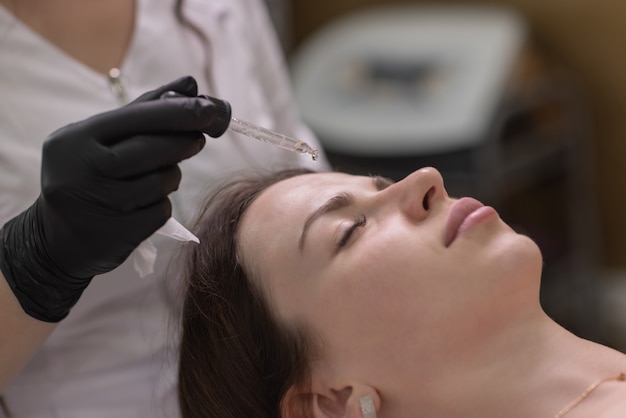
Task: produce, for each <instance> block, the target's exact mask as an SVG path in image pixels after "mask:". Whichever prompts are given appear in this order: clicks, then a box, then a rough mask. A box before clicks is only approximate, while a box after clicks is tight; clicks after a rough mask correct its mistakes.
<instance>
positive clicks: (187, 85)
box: [129, 75, 198, 104]
mask: <svg viewBox="0 0 626 418" xmlns="http://www.w3.org/2000/svg"><path fill="white" fill-rule="evenodd" d="M166 91H175V92H177V93H180V94H182V95H183V96H188V97H193V96H196V95H197V94H198V83H197V82H196V80H195V79H194V78H193V77H192V76H190V75H188V76H184V77H181V78H179V79H176V80H174V81H172V82H170V83H167V84H164V85H162V86H161V87H158V88H156V89H154V90H151V91H148V92H146V93H144V94H142V95H141V96H139V97H137V98H136V99H135V100H133V101H132V102H131V103H129V104H133V103H139V102H148V101H151V100H156V99H159V98H160V97H161V95H162V94H163V93H165V92H166Z"/></svg>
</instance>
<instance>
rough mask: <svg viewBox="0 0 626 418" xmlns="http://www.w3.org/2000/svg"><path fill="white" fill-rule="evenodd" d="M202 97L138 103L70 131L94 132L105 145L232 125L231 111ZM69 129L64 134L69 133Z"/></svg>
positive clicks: (88, 121)
mask: <svg viewBox="0 0 626 418" xmlns="http://www.w3.org/2000/svg"><path fill="white" fill-rule="evenodd" d="M218 106H219V104H216V103H215V102H213V101H211V100H208V99H206V98H202V97H181V98H174V99H166V100H152V101H149V102H141V103H135V104H133V105H129V106H125V107H122V108H119V109H115V110H112V111H109V112H105V113H100V114H98V115H95V116H92V117H91V118H89V119H86V120H84V121H83V122H79V123H78V124H74V125H70V126H68V127H67V130H83V131H87V132H90V133H91V134H92V135H93V136H94V137H96V139H97V140H98V141H99V142H100V143H102V144H104V145H112V144H114V143H116V142H118V141H121V140H123V139H126V138H128V137H131V136H135V135H139V134H157V133H165V132H203V131H205V130H209V128H212V129H211V130H215V129H214V128H215V126H216V125H219V126H223V127H224V130H225V129H226V127H228V124H229V123H230V108H228V111H227V112H224V111H223V109H222V108H218ZM67 130H66V131H65V132H64V133H67Z"/></svg>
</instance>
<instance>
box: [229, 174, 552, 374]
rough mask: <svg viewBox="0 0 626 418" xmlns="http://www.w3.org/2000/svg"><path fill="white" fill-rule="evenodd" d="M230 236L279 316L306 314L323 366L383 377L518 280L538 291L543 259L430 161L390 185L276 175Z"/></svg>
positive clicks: (485, 329) (504, 300)
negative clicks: (458, 195)
mask: <svg viewBox="0 0 626 418" xmlns="http://www.w3.org/2000/svg"><path fill="white" fill-rule="evenodd" d="M239 237H240V252H241V256H242V258H243V264H244V266H245V267H246V269H247V270H248V271H250V272H252V273H253V274H252V276H253V280H258V281H260V283H259V284H260V286H261V288H262V289H263V291H264V292H265V294H266V295H267V296H268V298H269V300H270V304H271V306H272V307H273V308H274V309H275V311H276V312H277V314H278V316H279V318H281V319H282V320H284V321H286V322H288V323H296V322H304V323H306V324H308V325H309V326H310V327H311V328H312V329H313V330H314V331H315V332H316V333H317V334H318V336H319V337H320V338H321V341H322V342H323V343H322V347H323V349H322V351H323V353H322V358H323V360H324V363H325V364H326V365H328V366H329V367H336V366H337V365H338V364H341V365H342V366H343V367H349V368H350V369H349V370H351V371H350V372H351V373H354V374H361V375H363V376H362V377H367V373H368V372H367V366H365V368H364V365H368V364H369V365H370V366H371V368H373V369H376V373H378V374H379V375H380V374H381V373H385V371H384V370H389V373H390V376H389V377H390V379H391V378H393V373H394V372H393V371H392V369H394V368H398V367H400V368H402V367H406V361H410V360H408V359H412V358H413V359H415V358H423V357H422V356H429V357H428V358H434V357H432V356H437V355H445V353H446V352H450V351H452V350H455V349H457V348H458V347H460V346H464V347H468V346H471V344H472V341H474V340H475V341H480V338H481V336H485V333H489V332H491V330H492V329H493V327H494V326H495V323H496V322H498V321H501V320H504V319H503V318H505V317H506V315H503V313H504V312H507V310H509V309H514V306H515V304H516V301H517V300H518V299H519V298H520V297H521V296H520V295H522V294H525V293H528V292H527V291H525V290H524V289H527V288H529V287H530V288H531V289H533V290H532V292H533V297H535V296H536V295H535V294H534V292H535V291H536V289H535V285H536V287H538V284H537V283H535V281H536V282H538V278H539V276H540V269H541V256H540V254H539V251H538V249H537V247H536V245H535V244H534V243H533V242H532V241H530V240H529V239H528V238H526V237H524V236H522V235H518V234H517V233H515V232H514V231H513V230H512V229H511V228H510V227H509V226H507V225H506V224H505V223H504V222H502V221H501V220H500V218H499V217H498V215H497V213H496V212H495V210H493V209H492V208H489V207H484V206H482V205H481V204H479V203H478V202H477V201H475V200H473V199H462V200H456V199H451V198H450V197H448V195H447V193H446V190H445V189H444V186H443V180H442V178H441V175H440V174H439V172H437V171H436V170H435V169H432V168H425V169H421V170H418V171H416V172H414V173H413V174H411V175H410V176H408V177H407V178H405V179H404V180H402V181H399V182H397V183H395V184H391V183H390V182H388V181H385V180H384V179H380V178H372V177H362V176H352V175H347V174H342V173H317V174H307V175H303V176H298V177H294V178H290V179H287V180H284V181H281V182H279V183H277V184H275V185H273V186H271V187H270V188H268V189H267V190H265V191H264V192H263V193H262V194H261V195H260V196H259V197H258V199H257V200H256V201H255V202H254V203H253V204H252V205H251V207H250V208H249V210H248V212H247V213H246V214H245V216H244V218H243V220H242V223H241V226H240V232H239ZM529 277H531V278H532V279H531V280H530V281H528V280H527V279H528V278H529ZM529 283H531V284H530V285H529ZM442 350H443V351H442ZM416 356H418V357H416ZM383 358H384V359H385V360H384V361H385V363H386V366H385V367H381V360H382V359H383ZM422 363H423V361H422Z"/></svg>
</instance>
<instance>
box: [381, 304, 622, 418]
mask: <svg viewBox="0 0 626 418" xmlns="http://www.w3.org/2000/svg"><path fill="white" fill-rule="evenodd" d="M463 350H464V351H463V355H462V356H450V358H448V359H447V361H446V362H445V364H444V363H441V364H439V365H438V370H439V372H438V373H436V375H435V377H434V378H433V379H429V381H428V382H427V384H424V382H423V381H420V379H415V378H414V376H415V375H419V374H412V375H408V374H407V375H405V376H404V377H405V378H406V379H405V380H403V381H404V385H399V386H398V387H399V388H400V387H404V388H405V391H404V393H403V395H404V396H403V397H402V398H401V399H405V400H410V401H408V402H406V403H404V404H400V403H398V404H396V405H394V406H395V407H396V408H394V411H393V413H391V414H389V416H394V417H405V416H407V417H408V416H412V414H414V413H415V412H416V411H419V415H420V417H441V416H445V417H448V418H454V417H465V418H468V417H484V416H507V417H520V418H521V417H528V416H536V417H553V416H554V415H555V414H556V413H557V412H559V411H560V410H561V409H562V408H563V407H564V406H565V405H567V404H568V403H569V402H571V401H572V400H573V399H575V398H576V397H577V396H578V395H580V393H581V392H582V391H583V390H584V389H585V388H586V387H587V386H589V385H590V384H591V383H592V382H593V381H595V380H597V379H599V378H603V377H608V376H612V375H616V374H617V373H618V372H620V371H622V370H624V369H626V356H624V355H623V354H622V353H619V352H616V351H614V350H612V349H609V348H607V347H604V346H601V345H598V344H595V343H592V342H590V341H587V340H583V339H581V338H578V337H576V336H574V335H573V334H571V333H570V332H568V331H566V330H565V329H563V328H562V327H561V326H559V325H558V324H556V323H555V322H554V321H552V320H551V319H550V318H548V317H547V315H545V314H544V313H543V311H540V310H539V311H538V312H535V313H534V314H529V315H528V316H527V317H526V318H524V319H522V320H519V321H517V322H512V323H511V324H509V325H508V326H507V327H506V328H504V329H502V330H501V332H498V333H497V334H494V335H492V336H491V337H489V338H488V339H487V340H485V341H483V342H481V343H480V344H476V347H475V349H474V350H467V347H464V348H463ZM468 352H469V354H468ZM418 373H419V372H418ZM416 394H417V396H416ZM587 402H589V401H587ZM406 411H408V413H407V412H406ZM389 412H391V411H389Z"/></svg>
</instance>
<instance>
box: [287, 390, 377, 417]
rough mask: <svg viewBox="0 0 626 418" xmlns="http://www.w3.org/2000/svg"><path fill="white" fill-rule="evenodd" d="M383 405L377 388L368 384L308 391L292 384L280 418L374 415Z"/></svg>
mask: <svg viewBox="0 0 626 418" xmlns="http://www.w3.org/2000/svg"><path fill="white" fill-rule="evenodd" d="M319 392H323V393H319ZM380 404H381V401H380V395H379V394H378V391H377V390H376V389H375V388H373V387H371V386H368V385H361V384H359V385H354V386H346V387H343V388H342V389H338V390H335V389H326V390H323V391H313V392H308V393H304V392H298V391H297V390H295V389H294V388H293V387H292V388H290V389H289V390H288V391H287V394H286V395H285V397H284V399H283V402H282V405H281V417H282V418H302V417H313V418H375V417H376V413H377V412H378V411H379V410H380Z"/></svg>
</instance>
